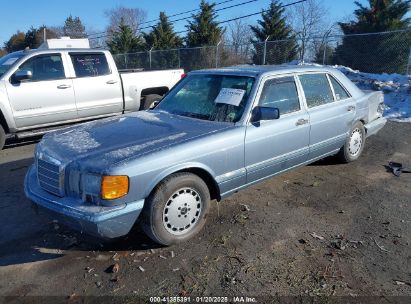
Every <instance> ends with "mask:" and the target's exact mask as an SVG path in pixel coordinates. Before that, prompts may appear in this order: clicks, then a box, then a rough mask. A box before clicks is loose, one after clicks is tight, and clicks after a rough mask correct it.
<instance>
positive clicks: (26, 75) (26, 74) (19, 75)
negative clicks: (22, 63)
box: [13, 70, 33, 82]
mask: <svg viewBox="0 0 411 304" xmlns="http://www.w3.org/2000/svg"><path fill="white" fill-rule="evenodd" d="M32 78H33V73H32V72H31V71H28V70H18V71H17V72H16V73H14V75H13V79H14V80H15V81H18V82H20V81H25V80H30V79H32Z"/></svg>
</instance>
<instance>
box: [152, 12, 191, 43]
mask: <svg viewBox="0 0 411 304" xmlns="http://www.w3.org/2000/svg"><path fill="white" fill-rule="evenodd" d="M144 38H145V40H146V44H147V47H148V49H151V48H153V49H155V50H166V49H175V48H179V47H182V46H183V40H182V39H181V38H180V37H179V36H178V35H177V34H176V33H175V32H174V28H173V26H172V24H171V22H170V21H168V18H167V16H166V14H165V13H164V12H160V21H159V22H158V23H157V24H156V25H155V26H153V29H152V31H151V32H150V33H148V34H145V35H144Z"/></svg>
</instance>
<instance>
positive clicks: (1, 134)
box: [0, 125, 6, 150]
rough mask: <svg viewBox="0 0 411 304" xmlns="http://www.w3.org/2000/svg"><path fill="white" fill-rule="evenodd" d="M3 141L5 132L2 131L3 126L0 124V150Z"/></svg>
mask: <svg viewBox="0 0 411 304" xmlns="http://www.w3.org/2000/svg"><path fill="white" fill-rule="evenodd" d="M5 143H6V132H4V129H3V126H2V125H0V150H2V149H3V147H4V144H5Z"/></svg>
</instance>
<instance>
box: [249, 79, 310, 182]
mask: <svg viewBox="0 0 411 304" xmlns="http://www.w3.org/2000/svg"><path fill="white" fill-rule="evenodd" d="M258 95H259V97H257V98H258V100H259V102H258V105H259V106H263V107H273V108H278V109H279V110H280V118H279V119H276V120H270V121H260V122H256V123H249V124H248V126H247V132H246V138H245V165H246V169H247V183H254V182H256V181H258V180H261V179H264V178H266V177H269V176H272V175H275V174H277V173H280V172H282V171H285V170H287V169H290V168H292V167H294V166H297V165H299V164H301V163H304V162H305V161H306V160H307V157H308V150H309V134H310V124H309V119H308V113H307V112H306V110H305V108H304V107H303V105H302V103H301V101H300V98H299V94H298V90H297V86H296V82H295V77H294V76H293V75H290V76H285V77H274V78H268V79H266V80H265V81H264V83H263V86H262V89H261V91H260V93H259V94H258ZM258 95H257V96H258Z"/></svg>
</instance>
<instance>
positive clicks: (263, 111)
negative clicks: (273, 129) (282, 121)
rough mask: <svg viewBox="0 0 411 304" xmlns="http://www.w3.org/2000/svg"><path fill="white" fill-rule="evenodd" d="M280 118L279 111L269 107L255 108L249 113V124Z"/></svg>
mask: <svg viewBox="0 0 411 304" xmlns="http://www.w3.org/2000/svg"><path fill="white" fill-rule="evenodd" d="M279 118H280V110H279V109H278V108H270V107H255V108H254V109H253V111H252V113H251V122H257V121H261V120H274V119H279Z"/></svg>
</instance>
